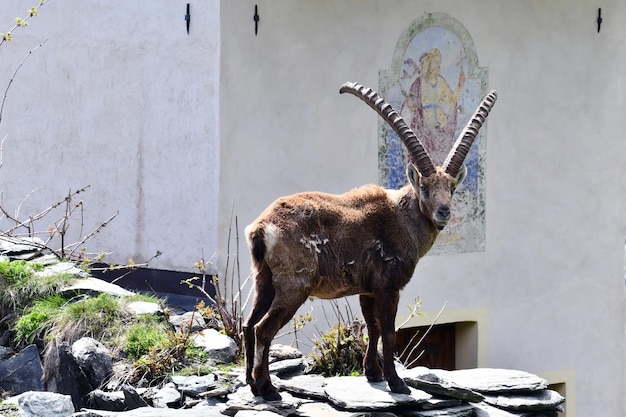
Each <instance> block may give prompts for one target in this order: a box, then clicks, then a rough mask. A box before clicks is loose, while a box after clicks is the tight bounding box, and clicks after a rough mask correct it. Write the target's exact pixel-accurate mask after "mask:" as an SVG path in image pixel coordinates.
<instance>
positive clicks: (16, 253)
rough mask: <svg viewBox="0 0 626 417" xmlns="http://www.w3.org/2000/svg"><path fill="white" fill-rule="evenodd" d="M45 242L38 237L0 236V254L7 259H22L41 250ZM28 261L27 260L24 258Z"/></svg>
mask: <svg viewBox="0 0 626 417" xmlns="http://www.w3.org/2000/svg"><path fill="white" fill-rule="evenodd" d="M44 247H45V242H44V241H43V240H42V239H40V238H38V237H20V238H17V237H13V236H7V235H1V236H0V253H2V254H3V255H9V257H12V258H13V257H22V255H26V254H36V253H39V252H41V251H42V250H43V248H44ZM26 259H28V258H26Z"/></svg>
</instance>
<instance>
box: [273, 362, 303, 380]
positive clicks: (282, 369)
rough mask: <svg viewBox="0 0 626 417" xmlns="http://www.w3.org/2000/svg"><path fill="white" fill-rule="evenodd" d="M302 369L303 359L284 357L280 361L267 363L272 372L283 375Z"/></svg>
mask: <svg viewBox="0 0 626 417" xmlns="http://www.w3.org/2000/svg"><path fill="white" fill-rule="evenodd" d="M303 370H304V359H303V358H295V359H285V360H282V361H278V362H274V363H272V364H270V365H269V371H270V373H272V374H275V375H278V376H283V375H289V374H294V373H296V372H300V371H303Z"/></svg>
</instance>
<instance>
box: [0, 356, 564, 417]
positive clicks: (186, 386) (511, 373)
mask: <svg viewBox="0 0 626 417" xmlns="http://www.w3.org/2000/svg"><path fill="white" fill-rule="evenodd" d="M281 350H285V348H284V347H280V346H274V347H273V351H274V352H277V351H281ZM286 350H288V351H290V352H291V350H290V349H286ZM304 362H305V358H304V357H303V356H300V357H299V358H289V359H279V360H277V361H276V362H274V364H273V366H272V373H273V378H274V383H275V385H276V386H277V387H279V389H280V391H281V395H282V397H283V399H282V401H273V402H266V401H264V400H263V399H262V398H260V397H254V396H253V395H252V393H251V392H250V388H249V387H248V386H246V385H245V383H244V376H243V370H242V369H240V368H234V369H232V370H229V371H227V372H226V371H225V372H219V373H214V374H210V375H204V376H172V377H171V378H170V379H169V380H167V381H166V382H165V383H164V384H162V385H161V386H160V387H152V388H147V389H139V388H137V389H135V388H133V387H130V386H122V387H119V389H117V390H114V391H104V390H100V389H96V390H93V391H91V392H90V393H89V394H88V396H87V401H86V405H85V407H82V408H81V409H80V410H78V411H77V410H75V407H74V404H73V402H72V397H71V396H70V395H62V394H58V393H53V392H44V391H27V392H24V393H22V394H20V395H17V396H15V397H11V398H9V399H8V400H7V401H8V402H10V403H13V404H16V405H17V406H18V407H19V410H20V411H19V412H20V414H19V415H20V416H24V417H43V416H46V417H70V416H71V417H106V416H120V417H131V416H132V417H135V416H136V417H139V416H143V417H156V416H163V417H166V416H172V417H176V416H184V417H196V416H197V417H201V416H202V417H211V416H224V415H226V416H237V417H252V416H258V417H278V416H302V417H308V416H310V417H313V416H330V417H343V416H345V417H348V416H353V417H356V416H363V417H365V416H377V417H394V416H399V417H400V416H406V417H408V416H415V417H444V416H450V417H452V416H454V417H470V416H476V417H513V416H517V417H520V416H523V417H550V416H556V415H557V412H558V411H562V410H563V408H562V404H563V402H564V401H565V399H564V398H563V397H562V396H561V395H559V394H558V393H557V392H555V391H552V390H549V389H548V384H547V381H545V380H544V379H542V378H539V377H538V376H536V375H533V374H530V373H527V372H523V371H516V370H505V369H486V368H480V369H468V370H457V371H444V370H440V369H427V368H423V367H417V368H413V369H402V370H400V371H399V374H400V375H401V377H402V378H403V379H404V380H405V382H406V383H407V384H408V385H409V386H410V387H411V393H410V394H394V393H391V392H389V389H388V388H387V384H386V383H385V382H380V383H370V382H368V381H367V380H366V378H365V377H363V376H357V377H333V378H324V377H322V376H320V375H313V374H305V373H304V371H303V370H304V368H305V366H304Z"/></svg>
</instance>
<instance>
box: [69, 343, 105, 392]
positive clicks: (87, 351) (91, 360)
mask: <svg viewBox="0 0 626 417" xmlns="http://www.w3.org/2000/svg"><path fill="white" fill-rule="evenodd" d="M72 356H74V359H76V362H77V363H78V364H79V365H80V367H81V368H82V369H83V371H84V372H85V375H87V379H88V380H89V384H91V386H92V387H94V388H97V387H100V386H101V385H102V384H103V383H104V382H105V380H106V379H107V378H108V377H109V375H111V373H112V372H113V359H112V357H111V353H110V352H109V350H108V349H107V348H106V347H105V346H104V345H103V344H102V343H100V342H98V341H97V340H95V339H93V338H91V337H83V338H80V339H78V340H77V341H76V342H74V343H73V344H72Z"/></svg>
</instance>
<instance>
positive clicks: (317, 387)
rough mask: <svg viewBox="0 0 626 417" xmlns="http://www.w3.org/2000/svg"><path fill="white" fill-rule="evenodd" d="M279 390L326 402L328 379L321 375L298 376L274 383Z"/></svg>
mask: <svg viewBox="0 0 626 417" xmlns="http://www.w3.org/2000/svg"><path fill="white" fill-rule="evenodd" d="M274 383H275V385H276V387H277V388H281V389H284V390H287V391H289V392H291V393H293V394H297V395H304V396H307V397H311V398H318V399H321V400H325V399H326V398H327V396H326V391H324V386H325V385H326V378H324V377H323V376H321V375H315V374H311V375H297V376H294V377H292V378H288V379H277V380H275V381H274Z"/></svg>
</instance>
